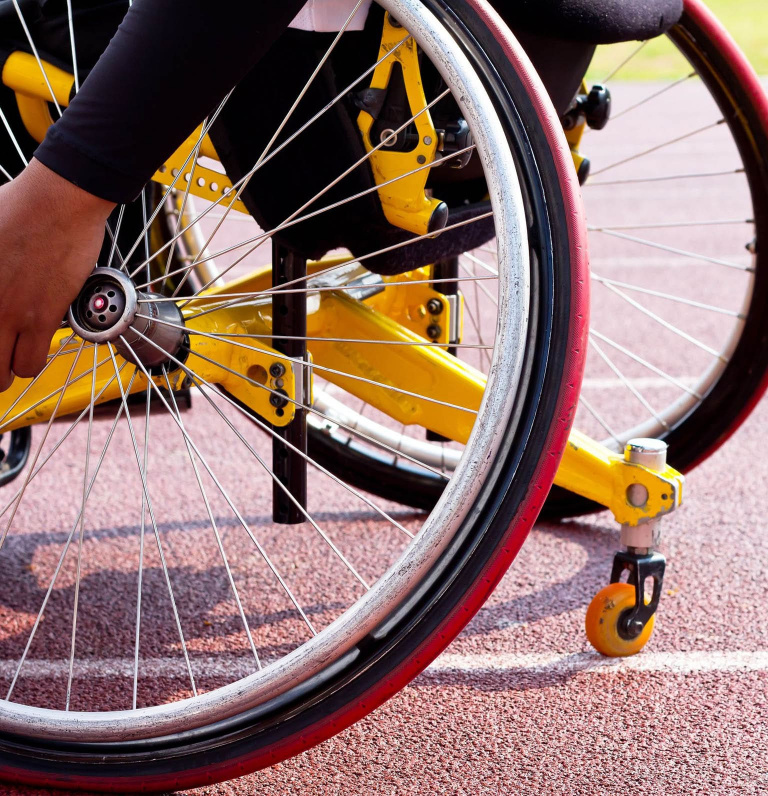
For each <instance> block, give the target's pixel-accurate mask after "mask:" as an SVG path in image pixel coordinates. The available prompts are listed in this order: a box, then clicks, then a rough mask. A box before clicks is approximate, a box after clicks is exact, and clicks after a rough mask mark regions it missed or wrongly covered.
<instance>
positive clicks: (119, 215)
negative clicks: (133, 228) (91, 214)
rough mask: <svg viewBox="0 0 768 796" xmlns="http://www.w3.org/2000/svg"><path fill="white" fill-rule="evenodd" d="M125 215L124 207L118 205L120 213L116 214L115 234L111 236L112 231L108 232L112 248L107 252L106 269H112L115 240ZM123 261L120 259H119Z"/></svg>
mask: <svg viewBox="0 0 768 796" xmlns="http://www.w3.org/2000/svg"><path fill="white" fill-rule="evenodd" d="M124 215H125V205H120V211H119V212H118V214H117V223H116V224H115V234H114V235H113V234H112V230H111V229H110V231H109V236H110V237H111V238H112V248H111V249H110V250H109V259H108V260H107V268H111V267H112V260H113V259H114V256H115V250H116V249H117V239H118V237H120V228H121V227H122V225H123V216H124ZM107 229H109V222H107ZM120 259H121V260H122V259H123V258H122V257H121V258H120Z"/></svg>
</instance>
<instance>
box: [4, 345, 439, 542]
mask: <svg viewBox="0 0 768 796" xmlns="http://www.w3.org/2000/svg"><path fill="white" fill-rule="evenodd" d="M195 356H198V357H200V358H201V359H204V360H205V361H206V362H210V363H211V364H216V366H217V367H219V368H221V369H222V370H225V371H226V372H227V373H231V374H232V375H233V376H237V377H238V378H239V379H242V380H243V381H245V382H247V383H248V384H250V385H251V386H253V387H256V388H257V389H261V390H265V391H266V392H268V393H270V394H271V395H279V396H280V398H282V399H283V400H284V401H288V403H290V404H293V405H294V406H296V407H298V408H299V409H305V410H306V411H307V412H311V413H312V414H314V415H317V416H318V417H321V418H322V419H323V420H327V421H328V422H329V423H333V424H334V425H335V426H338V427H339V428H343V429H344V430H345V431H349V433H350V434H354V435H355V436H357V437H359V438H360V439H364V440H365V441H366V442H370V443H372V444H374V445H377V446H378V447H380V448H382V449H383V450H386V451H388V452H390V453H398V454H399V455H400V456H402V457H403V458H404V459H408V460H409V461H411V462H413V463H414V464H417V465H419V467H422V468H424V469H425V470H429V471H430V472H432V473H434V474H435V475H439V476H441V477H443V474H442V473H441V472H440V471H439V470H436V469H434V468H433V467H431V466H430V465H428V464H426V463H425V462H422V461H420V460H419V459H417V458H415V457H414V456H410V455H409V454H406V453H403V452H402V451H397V450H396V449H395V448H392V447H391V446H390V445H387V444H386V443H385V442H382V441H381V440H378V439H376V438H374V437H371V436H369V435H367V434H364V433H363V432H362V431H360V430H359V429H357V428H355V427H354V426H350V425H348V424H346V423H343V422H342V421H340V420H337V419H336V418H332V417H329V416H328V415H326V414H325V413H324V412H321V411H320V410H319V409H317V408H315V407H314V406H310V405H308V404H305V403H302V402H301V401H297V400H296V399H295V398H291V397H290V396H288V395H283V394H282V393H280V392H278V391H277V390H273V389H272V388H271V387H267V385H266V384H261V382H258V381H255V380H254V379H252V378H250V377H249V376H248V375H247V374H244V373H238V371H236V370H233V369H232V368H230V367H229V366H227V365H222V364H221V363H214V360H212V359H210V358H208V357H207V356H205V355H204V354H195ZM363 406H365V403H363ZM360 414H361V415H362V412H361V413H360ZM0 516H1V515H0ZM401 530H403V531H405V533H407V534H408V535H410V533H409V532H408V531H406V530H405V529H404V528H401Z"/></svg>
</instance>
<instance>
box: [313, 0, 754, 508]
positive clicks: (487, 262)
mask: <svg viewBox="0 0 768 796" xmlns="http://www.w3.org/2000/svg"><path fill="white" fill-rule="evenodd" d="M652 46H653V47H654V48H656V50H658V51H659V52H657V55H659V56H661V55H663V56H664V61H665V64H666V65H667V69H668V72H669V77H668V79H667V80H665V81H664V82H663V83H660V84H652V85H649V84H647V83H630V82H627V83H625V82H621V81H620V80H619V79H618V78H620V77H621V76H622V74H624V72H623V71H622V70H627V71H631V69H632V67H633V65H634V64H635V63H636V61H637V60H639V59H641V58H642V57H643V54H644V53H645V52H646V45H645V44H643V43H641V44H638V43H636V42H635V43H628V44H626V45H616V46H610V47H604V48H598V51H597V58H596V64H599V69H600V70H604V71H602V72H601V71H595V69H596V68H597V67H596V66H595V67H593V68H592V71H593V72H595V74H594V75H592V77H594V78H595V79H598V80H601V81H602V82H606V83H607V85H608V86H609V88H610V89H611V92H612V98H613V106H614V110H613V114H612V119H611V121H610V122H609V124H608V126H607V127H606V128H605V129H604V130H601V131H599V132H598V131H589V130H588V131H587V134H586V135H585V137H584V140H583V142H582V146H581V149H582V154H584V155H586V156H588V157H589V159H590V160H591V163H592V174H591V177H590V178H589V180H588V181H587V183H586V185H585V186H584V198H585V205H586V210H587V217H588V219H589V224H590V235H589V244H590V254H591V261H592V272H591V282H592V306H591V330H590V340H589V355H588V359H587V368H586V375H585V379H584V383H583V389H582V394H581V400H580V404H579V410H578V413H577V417H576V424H575V425H576V427H577V428H580V429H582V430H584V431H586V432H587V433H589V434H590V436H592V437H594V438H596V439H601V440H602V441H603V443H604V444H605V445H607V446H608V447H610V448H613V449H614V450H616V451H620V450H622V449H623V446H624V444H625V443H626V442H627V441H628V440H630V439H632V438H633V437H656V438H659V439H664V440H665V441H666V442H667V443H668V444H669V446H670V452H669V457H670V462H671V464H672V465H673V466H674V467H675V468H677V469H679V470H681V471H683V472H687V471H689V470H691V469H692V468H693V467H695V466H696V465H697V464H698V463H700V462H701V461H703V460H704V459H706V458H707V457H708V456H709V455H710V454H711V453H713V452H714V451H715V450H717V449H718V448H719V446H720V445H722V444H723V443H724V442H725V441H726V440H727V439H728V438H729V436H730V435H731V434H732V433H733V432H734V431H735V430H736V429H737V428H738V427H739V425H740V424H741V423H742V422H743V420H744V419H745V418H746V417H747V416H748V414H749V412H750V411H751V409H752V407H753V406H754V405H755V403H756V402H757V401H758V400H759V398H760V397H761V396H762V394H763V392H764V390H765V386H766V371H767V369H768V347H766V345H765V340H766V339H767V338H768V315H766V313H765V312H764V309H763V308H764V306H765V303H766V300H768V275H767V274H766V247H767V246H768V244H767V243H766V241H767V240H768V167H766V164H765V152H766V151H768V104H767V103H766V99H765V92H764V91H763V89H762V87H761V85H760V83H759V81H758V79H757V77H756V76H755V74H754V71H753V70H752V68H751V67H750V66H749V64H748V63H747V61H746V59H745V58H744V56H743V54H742V53H741V52H740V51H739V49H738V47H737V46H736V45H735V43H734V42H733V40H732V39H731V38H730V36H729V35H728V34H727V32H726V31H725V30H724V29H723V27H722V26H721V25H720V24H719V23H718V21H717V20H716V19H715V18H714V17H713V16H712V15H711V13H710V12H709V11H708V10H707V9H706V8H705V6H704V5H703V4H702V3H700V2H698V0H687V2H686V4H685V14H684V16H683V18H682V19H681V21H680V23H679V24H678V25H676V26H675V27H674V28H673V29H672V30H671V31H670V33H669V35H668V36H667V37H666V39H658V40H655V41H654V42H653V43H652ZM609 72H611V73H612V74H609ZM606 77H608V78H609V79H608V80H607V81H605V80H604V78H606ZM497 265H498V264H497V262H496V257H495V252H494V251H493V249H492V248H491V247H488V246H484V247H482V248H480V249H476V250H474V251H470V252H467V253H466V254H464V255H463V256H462V257H460V259H459V272H460V273H461V274H463V275H466V276H470V277H478V276H487V275H488V274H491V273H494V272H495V271H496V269H497ZM461 290H462V291H463V292H464V293H465V304H464V307H465V309H464V322H465V329H467V330H469V331H470V333H472V334H475V335H478V336H479V337H480V339H482V337H483V335H484V334H485V333H486V330H487V328H488V325H487V319H486V318H485V316H484V312H483V306H484V303H485V301H486V300H487V297H486V296H485V295H484V290H485V283H484V282H482V281H477V282H474V283H469V284H462V285H461ZM463 355H464V354H463V352H459V356H463ZM320 400H321V401H323V402H325V403H327V404H328V409H329V412H330V413H331V414H333V415H334V416H335V417H337V418H339V419H340V420H341V421H342V422H343V423H344V424H345V425H347V426H349V425H355V424H356V423H357V424H360V426H361V427H364V428H365V429H366V430H367V432H368V433H369V434H370V435H372V436H377V437H379V438H381V439H387V441H388V443H389V444H390V445H391V446H392V447H395V448H398V449H402V451H404V452H405V453H406V454H409V455H410V456H411V457H413V458H415V459H417V460H418V461H421V462H424V463H427V464H429V465H430V466H431V467H433V468H440V469H443V470H445V471H447V472H450V471H451V469H452V467H453V466H454V465H455V462H456V461H458V455H459V451H458V450H457V449H456V446H455V445H451V444H448V443H442V442H436V441H434V440H432V441H430V440H429V439H427V438H426V437H425V434H424V433H423V431H420V430H418V429H402V430H401V433H400V434H399V435H398V436H397V437H393V430H392V429H390V428H387V427H386V426H385V425H382V424H381V423H377V418H376V417H375V416H372V413H371V412H370V411H368V410H367V409H366V408H365V407H364V406H363V405H362V404H361V403H360V402H355V401H349V400H347V399H346V397H345V396H339V395H334V394H333V393H332V394H331V395H329V396H326V395H321V396H320ZM312 441H313V443H314V444H315V445H316V446H317V448H318V450H320V451H322V452H323V453H324V454H325V458H326V460H327V461H329V462H336V465H335V466H336V467H338V468H344V469H345V471H347V470H348V471H349V472H350V473H353V474H354V476H353V477H355V478H356V479H357V483H358V485H360V486H361V487H364V488H366V489H369V490H371V491H373V492H374V493H376V494H382V495H386V496H387V497H389V498H391V499H395V500H399V501H401V502H403V503H405V504H407V505H410V506H414V507H418V508H422V509H429V508H431V507H432V506H433V505H434V504H435V502H436V501H437V499H438V498H439V495H440V493H441V490H442V483H441V480H440V478H438V477H436V476H435V475H434V473H432V472H430V471H428V470H426V469H424V468H418V467H415V466H414V464H413V461H412V460H411V459H408V458H406V456H401V457H399V458H398V457H393V456H384V455H382V454H381V452H372V451H371V450H370V449H369V448H367V447H366V446H365V445H363V444H361V443H360V441H359V440H355V439H352V438H350V437H349V436H348V435H346V434H345V433H344V429H343V427H334V426H328V425H326V426H324V427H323V426H320V425H318V428H317V429H316V430H315V431H314V432H313V437H312ZM600 508H601V507H600V506H598V505H597V504H595V503H592V502H591V501H588V500H586V499H584V498H582V497H580V496H578V495H573V494H571V493H569V492H567V491H565V490H562V489H560V488H558V487H555V488H554V489H553V490H552V492H551V494H550V497H549V499H548V501H547V503H546V506H545V510H544V511H545V513H548V514H549V515H550V516H558V517H562V516H573V515H576V514H582V513H587V512H591V511H595V510H599V509H600Z"/></svg>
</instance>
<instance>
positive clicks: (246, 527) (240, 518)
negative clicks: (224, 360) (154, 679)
mask: <svg viewBox="0 0 768 796" xmlns="http://www.w3.org/2000/svg"><path fill="white" fill-rule="evenodd" d="M145 339H146V340H147V341H148V342H150V343H152V341H151V340H149V338H145ZM152 345H154V343H152ZM171 359H172V361H174V362H175V363H176V364H178V365H179V366H180V367H183V366H182V365H181V364H180V363H179V362H178V360H176V359H175V358H174V357H171ZM185 372H186V371H185ZM148 384H149V385H150V386H151V387H152V388H153V389H154V390H155V393H156V394H157V396H158V398H159V399H160V400H161V401H162V403H163V404H165V406H166V408H167V409H168V411H169V413H170V415H171V418H172V419H174V420H175V416H174V414H173V413H172V412H171V411H170V407H169V405H168V402H167V401H166V400H165V396H164V395H163V394H162V392H160V390H159V389H158V388H157V385H155V383H154V382H153V381H152V380H151V379H150V380H148ZM180 430H181V431H182V433H183V434H184V436H185V438H186V439H188V440H189V443H190V445H191V446H192V450H193V451H194V452H195V454H196V455H197V457H198V458H199V459H200V461H201V463H202V465H203V467H205V469H206V472H207V473H208V475H209V476H210V477H211V479H212V480H213V482H214V483H215V484H216V487H217V489H218V490H219V492H220V493H221V496H222V497H223V498H224V500H225V501H226V502H227V504H228V505H229V508H230V509H231V510H232V513H233V514H234V515H235V517H236V518H237V520H238V522H239V523H240V524H241V525H242V527H243V530H245V532H246V533H247V534H248V536H249V538H250V539H251V541H252V542H253V544H254V546H255V547H256V549H257V550H258V552H259V554H260V555H261V557H262V559H263V560H264V562H265V563H266V564H267V566H268V567H269V569H270V570H271V572H272V574H273V575H274V576H275V578H276V579H277V580H278V582H279V583H280V585H281V586H282V588H283V590H284V591H285V593H286V594H287V595H288V597H289V599H290V600H291V602H292V603H293V605H294V607H295V608H296V610H297V611H298V612H299V614H300V616H301V618H302V619H303V620H304V622H305V624H306V625H307V627H308V628H309V630H310V632H311V633H312V635H313V636H314V635H317V631H316V630H315V629H314V627H313V626H312V623H311V622H310V621H309V619H308V617H307V615H306V613H305V612H304V609H303V608H302V607H301V605H300V604H299V601H298V600H297V599H296V598H295V597H294V595H293V592H292V591H291V590H290V589H289V588H288V585H287V583H286V582H285V580H284V578H283V576H282V575H281V574H280V572H279V571H278V569H277V568H276V567H275V565H274V564H273V563H272V560H271V559H270V557H269V555H268V554H267V552H266V550H265V549H264V547H263V546H262V545H261V543H260V542H259V540H258V539H257V538H256V536H255V535H254V533H253V531H251V528H250V526H249V525H248V523H247V522H246V521H245V519H244V518H243V516H242V514H241V513H240V512H239V511H238V509H237V507H236V506H235V504H234V503H233V502H232V500H231V499H230V497H229V495H228V494H227V491H226V490H225V489H224V487H223V486H222V485H221V483H220V482H219V480H218V478H216V476H215V474H214V472H213V470H211V468H210V467H209V465H208V462H207V461H206V459H205V457H204V456H203V455H202V454H201V453H200V451H199V450H198V448H197V446H196V445H195V443H194V442H193V441H192V440H191V439H189V438H188V437H187V435H186V432H185V431H183V430H182V429H181V427H180ZM310 521H311V520H310Z"/></svg>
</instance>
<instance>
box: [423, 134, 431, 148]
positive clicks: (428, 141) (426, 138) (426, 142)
mask: <svg viewBox="0 0 768 796" xmlns="http://www.w3.org/2000/svg"><path fill="white" fill-rule="evenodd" d="M431 144H432V136H431V135H425V136H424V146H430V145H431Z"/></svg>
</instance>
